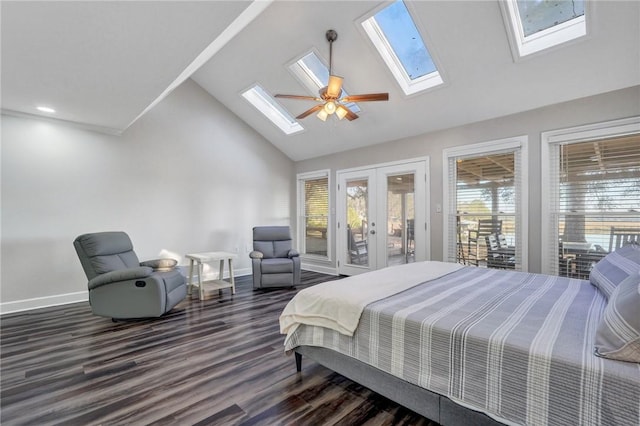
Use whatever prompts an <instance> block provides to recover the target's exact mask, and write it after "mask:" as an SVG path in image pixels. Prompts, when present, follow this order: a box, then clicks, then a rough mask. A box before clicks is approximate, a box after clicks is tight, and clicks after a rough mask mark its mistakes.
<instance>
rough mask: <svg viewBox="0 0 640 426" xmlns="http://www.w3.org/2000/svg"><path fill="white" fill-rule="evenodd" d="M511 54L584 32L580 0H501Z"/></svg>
mask: <svg viewBox="0 0 640 426" xmlns="http://www.w3.org/2000/svg"><path fill="white" fill-rule="evenodd" d="M500 4H501V7H502V11H503V16H504V20H505V23H506V25H507V27H508V28H509V31H508V33H509V41H510V42H511V45H512V48H513V50H514V57H516V58H517V57H523V56H526V55H530V54H532V53H535V52H539V51H541V50H544V49H548V48H550V47H553V46H557V45H559V44H561V43H565V42H567V41H570V40H574V39H576V38H579V37H582V36H584V35H586V34H587V24H586V20H585V16H586V12H585V2H584V0H555V1H548V0H503V1H502V2H501V3H500Z"/></svg>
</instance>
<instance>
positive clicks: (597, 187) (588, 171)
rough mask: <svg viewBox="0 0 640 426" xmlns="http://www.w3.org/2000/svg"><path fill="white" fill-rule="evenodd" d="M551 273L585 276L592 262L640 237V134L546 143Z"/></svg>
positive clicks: (586, 276)
mask: <svg viewBox="0 0 640 426" xmlns="http://www.w3.org/2000/svg"><path fill="white" fill-rule="evenodd" d="M549 151H550V162H551V183H552V184H551V188H550V191H551V192H550V194H551V196H550V200H551V201H550V203H551V206H550V215H551V217H550V223H551V228H550V230H549V231H550V232H551V238H550V239H549V241H550V247H549V249H548V253H549V256H550V262H549V264H550V265H552V267H551V271H550V272H551V273H554V274H559V275H564V276H572V277H576V278H583V279H584V278H588V275H589V272H590V269H591V267H592V265H593V264H594V263H595V262H597V261H598V260H599V259H601V258H602V257H604V256H605V255H606V254H607V253H609V252H611V251H614V250H615V249H616V248H618V247H619V245H620V242H621V241H623V240H624V238H628V237H623V235H625V234H626V235H634V232H635V233H636V234H637V235H640V135H637V134H636V135H630V136H624V137H616V138H610V139H603V140H592V141H582V142H571V143H557V144H552V145H551V146H550V150H549Z"/></svg>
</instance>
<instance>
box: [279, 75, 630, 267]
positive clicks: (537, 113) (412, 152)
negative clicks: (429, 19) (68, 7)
mask: <svg viewBox="0 0 640 426" xmlns="http://www.w3.org/2000/svg"><path fill="white" fill-rule="evenodd" d="M637 115H640V87H638V86H636V87H633V88H628V89H624V90H618V91H615V92H610V93H606V94H603V95H598V96H593V97H589V98H584V99H579V100H576V101H572V102H566V103H561V104H556V105H552V106H549V107H545V108H540V109H536V110H532V111H527V112H523V113H519V114H513V115H509V116H505V117H501V118H497V119H493V120H487V121H482V122H479V123H474V124H469V125H466V126H461V127H455V128H452V129H447V130H444V131H439V132H434V133H429V134H423V135H418V136H415V137H411V138H406V139H401V140H396V141H391V142H386V143H383V144H379V145H375V146H372V147H369V148H362V149H356V150H352V151H346V152H341V153H338V154H333V155H329V156H325V157H319V158H314V159H310V160H306V161H300V162H297V163H296V173H301V172H309V171H313V170H319V169H331V172H332V179H333V182H334V183H335V182H336V174H335V173H336V170H340V169H345V168H351V167H359V166H366V165H369V164H379V163H385V162H390V161H396V160H403V159H409V158H412V157H420V156H429V157H430V168H431V170H430V181H431V186H430V196H431V211H430V212H429V214H428V217H430V220H431V241H430V242H431V257H432V260H442V258H443V257H442V254H443V247H442V226H443V218H442V213H436V211H435V209H436V205H437V204H442V191H443V183H442V150H443V149H445V148H450V147H457V146H462V145H469V144H474V143H479V142H486V141H492V140H498V139H504V138H508V137H513V136H520V135H527V136H528V138H529V241H528V244H529V246H528V250H529V270H530V271H532V272H540V271H541V230H540V226H541V224H540V215H541V206H540V200H541V196H540V194H541V192H540V191H541V190H540V143H541V142H540V134H541V132H544V131H548V130H554V129H562V128H568V127H573V126H579V125H583V124H590V123H597V122H602V121H609V120H614V119H620V118H626V117H631V116H637ZM424 119H425V120H428V119H429V114H428V112H425V117H424ZM333 197H334V198H333V200H332V202H333V205H334V206H335V205H336V204H335V189H334V191H333ZM292 215H294V213H292ZM334 223H335V221H334ZM333 251H334V253H335V238H334V247H333ZM307 264H308V263H307ZM334 267H335V260H334Z"/></svg>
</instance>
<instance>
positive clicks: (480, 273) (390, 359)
mask: <svg viewBox="0 0 640 426" xmlns="http://www.w3.org/2000/svg"><path fill="white" fill-rule="evenodd" d="M629 253H631V254H630V255H628V256H625V255H623V254H617V253H616V254H615V255H614V254H611V255H609V256H607V257H606V258H605V259H603V261H601V263H599V264H598V265H596V272H594V274H592V275H594V277H596V276H599V281H598V279H597V278H594V281H596V283H594V284H592V283H591V282H590V281H589V280H578V279H571V278H564V277H556V276H549V275H542V274H533V273H524V272H516V271H507V270H494V269H484V268H477V267H468V266H461V265H457V264H452V263H443V262H417V263H412V264H408V265H402V266H394V267H389V268H385V269H383V270H379V271H373V272H370V273H367V274H363V275H359V276H354V277H348V278H345V279H342V280H338V281H331V282H327V283H324V284H320V285H318V286H314V287H310V288H308V289H305V290H302V291H301V292H299V293H298V294H297V295H296V296H295V297H294V298H293V299H292V300H291V301H290V302H289V304H288V305H287V307H286V308H285V309H284V311H283V313H282V315H281V317H280V325H281V331H282V332H283V334H286V335H287V336H286V338H285V351H287V352H288V353H291V352H295V354H296V364H297V368H298V371H300V368H301V361H302V356H303V355H304V356H305V357H309V358H311V359H313V360H315V361H317V362H318V363H320V364H323V365H325V366H327V367H328V368H330V369H332V370H334V371H336V372H338V373H340V374H342V375H344V376H346V377H348V378H350V379H352V380H354V381H356V382H358V383H360V384H362V385H364V386H366V387H368V388H370V389H372V390H374V391H376V392H378V393H380V394H381V395H384V396H386V397H387V398H389V399H391V400H394V401H396V402H398V403H400V404H402V405H404V406H406V407H408V408H410V409H412V410H414V411H416V412H418V413H420V414H422V415H424V416H425V417H427V418H429V419H431V420H433V421H436V422H438V423H440V424H442V425H455V424H459V425H469V424H474V425H475V424H478V425H481V424H487V425H491V424H514V425H520V424H527V425H563V426H564V425H581V426H582V425H603V424H612V425H638V424H639V423H640V359H638V358H636V357H638V356H640V348H639V345H640V336H638V335H633V333H634V332H635V333H638V332H639V330H640V320H639V319H638V316H640V275H639V272H640V248H638V247H637V246H635V247H633V248H631V249H629ZM598 274H600V275H598ZM618 286H619V287H620V288H619V289H618V288H617V287H618ZM622 288H625V290H624V291H626V293H624V294H622V295H620V294H619V293H623V291H622V290H621V289H622ZM614 308H615V309H614ZM618 308H619V309H618ZM618 310H619V311H621V312H622V311H625V315H627V317H630V321H629V323H630V325H631V328H630V330H631V331H629V330H626V329H625V330H626V331H628V333H627V335H625V336H624V337H625V338H627V339H628V341H627V342H624V343H623V344H619V342H614V343H613V344H612V343H611V336H610V335H607V334H606V332H607V330H608V329H606V327H604V328H603V324H604V323H606V324H608V325H610V326H612V327H613V328H614V329H615V327H617V325H619V323H620V321H617V320H615V318H614V317H615V315H616V314H618V313H620V312H618ZM612 311H613V313H611V312H612ZM629 312H630V313H629ZM612 315H613V317H612ZM611 318H614V319H613V320H612V319H611ZM623 322H624V321H623ZM612 324H613V325H612ZM627 325H629V324H627ZM634 327H635V328H634ZM629 333H630V334H631V336H629V335H628V334H629ZM622 334H624V333H622ZM603 336H604V337H603ZM618 337H619V336H618ZM603 338H605V340H606V338H609V341H608V343H607V342H605V344H603V343H602V339H603ZM629 339H630V340H629ZM634 339H635V340H634ZM614 340H615V339H614ZM629 341H630V342H631V346H629V344H628V343H629ZM615 343H618V347H611V345H613V346H615ZM621 348H622V349H621ZM630 348H631V351H630ZM594 351H599V352H598V355H596V354H595V353H594ZM634 351H638V353H637V354H636V353H635V352H634ZM625 357H627V358H629V359H630V360H624V361H623V360H621V359H620V358H625ZM611 358H619V359H611Z"/></svg>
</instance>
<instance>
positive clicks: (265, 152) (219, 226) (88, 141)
mask: <svg viewBox="0 0 640 426" xmlns="http://www.w3.org/2000/svg"><path fill="white" fill-rule="evenodd" d="M293 170H294V165H293V162H292V161H291V160H290V159H289V158H288V157H286V156H285V155H284V154H283V153H282V152H280V151H279V150H277V149H276V148H274V147H273V145H271V144H270V143H269V142H267V141H266V140H265V139H264V138H262V137H261V136H260V135H259V134H257V133H256V132H255V131H254V130H253V129H251V128H250V127H249V126H247V125H246V124H245V123H244V122H242V121H241V120H240V119H238V118H237V117H236V116H235V115H234V114H233V113H231V112H230V111H229V110H227V109H226V108H225V107H224V106H222V105H221V104H220V103H219V102H217V101H216V100H215V99H214V98H212V97H211V96H210V95H209V94H207V93H206V92H205V91H204V90H202V88H200V87H199V86H198V85H197V84H196V83H194V82H193V81H191V80H187V81H186V82H185V83H184V84H183V85H182V86H181V87H179V88H178V89H176V90H175V91H174V92H173V93H172V94H171V95H170V96H169V97H167V98H166V99H165V100H164V101H163V102H161V103H160V104H158V105H157V106H156V107H155V108H154V109H153V110H151V111H150V112H149V113H148V114H146V115H145V116H144V117H142V118H141V119H140V120H139V121H137V122H136V123H135V124H134V125H133V126H132V127H130V128H129V129H128V130H126V131H125V133H124V134H123V135H122V136H120V137H117V136H110V135H105V134H99V133H95V132H91V131H86V130H81V129H78V128H73V127H69V126H65V125H61V124H56V123H53V122H48V121H42V120H35V119H27V118H17V117H10V116H6V115H3V116H2V270H1V280H2V281H1V285H2V287H1V293H0V296H1V299H0V300H1V302H2V304H1V305H0V308H2V311H3V312H7V311H11V310H18V309H23V308H27V307H36V306H45V305H48V304H56V303H64V302H69V301H73V300H84V299H86V278H85V276H84V273H83V271H82V268H81V266H80V263H79V261H78V259H77V257H76V254H75V251H74V249H73V245H72V242H73V240H74V238H75V237H76V236H77V235H79V234H82V233H86V232H95V231H105V230H123V231H126V232H127V233H128V234H129V235H130V237H131V239H132V241H133V244H134V248H135V250H136V252H137V254H138V256H139V257H140V258H141V260H144V259H149V258H155V257H158V256H160V255H173V256H175V257H177V258H179V259H180V260H181V263H182V264H186V262H184V260H183V259H182V256H184V254H186V253H189V252H198V251H211V250H229V251H236V250H238V255H239V259H238V261H237V262H236V263H235V269H236V270H237V272H238V273H249V272H250V262H249V257H248V253H247V250H246V249H247V246H248V245H251V241H252V240H251V229H252V227H253V226H256V225H261V224H285V225H286V224H289V223H290V214H291V211H292V209H293V210H295V209H294V207H293V206H292V204H293V203H292V198H291V197H292V194H294V193H295V190H294V188H295V181H294V179H293V178H292V176H294V172H293Z"/></svg>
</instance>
